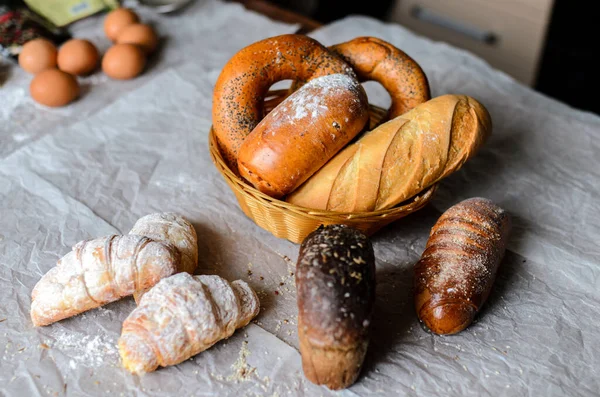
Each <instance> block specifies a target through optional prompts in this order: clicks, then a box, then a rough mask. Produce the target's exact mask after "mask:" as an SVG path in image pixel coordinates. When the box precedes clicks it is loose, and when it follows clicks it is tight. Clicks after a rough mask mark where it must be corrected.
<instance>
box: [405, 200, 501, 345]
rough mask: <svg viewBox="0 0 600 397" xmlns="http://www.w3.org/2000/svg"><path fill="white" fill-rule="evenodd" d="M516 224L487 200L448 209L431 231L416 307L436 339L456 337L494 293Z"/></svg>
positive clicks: (418, 275)
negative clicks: (496, 280)
mask: <svg viewBox="0 0 600 397" xmlns="http://www.w3.org/2000/svg"><path fill="white" fill-rule="evenodd" d="M510 227H511V222H510V218H509V216H508V214H507V213H506V212H505V211H504V210H503V209H502V208H500V207H498V206H497V205H495V204H494V203H492V202H491V201H490V200H488V199H483V198H471V199H468V200H464V201H462V202H460V203H458V204H456V205H455V206H453V207H451V208H450V209H448V210H447V211H446V212H445V213H444V214H442V216H441V217H440V218H439V220H438V221H437V222H436V224H435V225H434V226H433V229H432V230H431V234H430V236H429V240H428V241H427V246H426V248H425V251H424V252H423V255H422V256H421V260H420V261H419V262H418V263H417V264H416V265H415V307H416V310H417V315H418V316H419V319H420V320H421V321H423V322H424V323H425V325H427V327H428V328H429V329H430V330H431V331H432V332H434V333H436V334H454V333H457V332H460V331H462V330H463V329H465V328H466V327H467V326H469V324H470V323H471V322H472V321H473V318H474V316H475V314H476V313H477V312H478V311H479V310H480V309H481V306H482V305H483V304H484V303H485V301H486V299H487V297H488V296H489V294H490V291H491V289H492V285H493V283H494V280H495V278H496V272H497V270H498V266H499V265H500V262H501V260H502V257H503V256H504V251H505V249H506V243H507V240H508V235H509V232H510Z"/></svg>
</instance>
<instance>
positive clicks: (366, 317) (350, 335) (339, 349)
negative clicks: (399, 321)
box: [296, 225, 375, 390]
mask: <svg viewBox="0 0 600 397" xmlns="http://www.w3.org/2000/svg"><path fill="white" fill-rule="evenodd" d="M296 289H297V292H298V338H299V340H300V353H301V354H302V367H303V369H304V375H305V376H306V377H307V378H308V380H310V381H311V382H313V383H316V384H319V385H325V386H327V387H329V388H330V389H334V390H337V389H343V388H346V387H348V386H350V385H351V384H352V383H354V381H355V380H356V378H357V377H358V374H359V372H360V368H361V366H362V363H363V360H364V358H365V354H366V352H367V346H368V344H369V329H370V322H371V313H372V310H373V302H374V300H375V257H374V255H373V247H372V245H371V242H370V241H369V239H368V238H367V237H366V236H365V235H364V234H363V233H362V232H360V231H358V230H356V229H353V228H350V227H347V226H345V225H331V226H325V227H323V226H321V227H320V228H319V229H317V230H316V231H314V232H312V233H311V234H310V235H308V236H307V237H306V239H305V240H304V241H303V243H302V246H301V247H300V254H299V257H298V265H297V268H296Z"/></svg>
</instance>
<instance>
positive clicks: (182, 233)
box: [129, 212, 198, 274]
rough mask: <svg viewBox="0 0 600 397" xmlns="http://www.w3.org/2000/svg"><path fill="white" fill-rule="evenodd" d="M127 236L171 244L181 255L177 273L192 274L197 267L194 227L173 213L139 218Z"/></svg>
mask: <svg viewBox="0 0 600 397" xmlns="http://www.w3.org/2000/svg"><path fill="white" fill-rule="evenodd" d="M129 234H137V235H140V236H146V237H148V238H151V239H152V240H155V241H160V242H162V243H168V244H172V245H173V246H175V248H177V249H178V250H179V252H180V253H181V263H180V264H179V266H178V271H180V272H188V273H190V274H193V273H194V271H195V270H196V267H197V266H198V237H197V235H196V230H195V229H194V226H193V225H192V224H191V223H190V222H189V221H188V220H187V219H185V218H184V217H183V216H181V215H179V214H176V213H174V212H158V213H154V214H149V215H146V216H143V217H141V218H140V219H138V221H137V222H136V223H135V225H133V228H132V229H131V231H130V232H129Z"/></svg>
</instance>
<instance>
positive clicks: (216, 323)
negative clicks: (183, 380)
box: [118, 273, 259, 373]
mask: <svg viewBox="0 0 600 397" xmlns="http://www.w3.org/2000/svg"><path fill="white" fill-rule="evenodd" d="M258 311H259V301H258V297H257V296H256V294H255V293H254V291H253V290H252V289H251V288H250V287H249V286H248V284H246V283H245V282H244V281H242V280H236V281H233V282H232V283H229V282H228V281H227V280H225V279H223V278H221V277H219V276H205V275H203V276H191V275H190V274H188V273H178V274H176V275H174V276H171V277H168V278H166V279H164V280H161V281H160V282H159V283H158V284H156V285H155V286H154V287H153V288H151V289H150V290H149V291H148V292H146V293H145V294H144V296H143V297H142V299H141V301H140V304H139V306H138V307H137V308H136V309H135V310H134V311H133V312H131V314H130V315H129V316H128V317H127V318H126V319H125V321H124V322H123V329H122V331H121V337H120V338H119V342H118V345H119V353H120V355H121V360H122V362H123V366H124V367H125V368H126V369H127V370H129V371H130V372H133V373H144V372H150V371H154V370H155V369H157V368H158V367H159V366H162V367H165V366H168V365H175V364H179V363H180V362H182V361H185V360H187V359H188V358H190V357H192V356H194V355H196V354H198V353H200V352H201V351H204V350H206V349H208V348H209V347H211V346H212V345H214V344H215V343H216V342H218V341H220V340H222V339H225V338H229V337H230V336H231V335H232V334H233V332H234V331H235V330H236V329H237V328H241V327H244V326H246V325H247V324H248V323H249V322H250V320H252V319H253V318H254V317H255V316H256V315H257V314H258Z"/></svg>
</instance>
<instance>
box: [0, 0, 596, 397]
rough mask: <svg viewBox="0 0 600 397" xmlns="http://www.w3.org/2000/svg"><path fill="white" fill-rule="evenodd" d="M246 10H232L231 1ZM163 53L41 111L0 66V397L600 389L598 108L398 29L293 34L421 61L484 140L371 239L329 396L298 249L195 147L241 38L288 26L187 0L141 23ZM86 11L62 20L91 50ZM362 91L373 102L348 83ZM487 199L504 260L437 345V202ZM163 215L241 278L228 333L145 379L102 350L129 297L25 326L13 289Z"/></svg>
mask: <svg viewBox="0 0 600 397" xmlns="http://www.w3.org/2000/svg"><path fill="white" fill-rule="evenodd" d="M247 5H248V4H247ZM138 11H139V13H140V14H141V17H142V20H144V21H148V22H150V23H153V24H154V25H155V27H156V29H157V31H158V32H159V36H160V37H161V47H160V49H159V51H158V53H157V54H156V55H155V56H153V57H152V58H151V59H150V61H149V65H148V68H147V70H146V71H145V73H144V74H142V75H141V76H139V77H138V78H136V79H133V80H130V81H112V80H110V79H108V78H107V77H106V76H104V75H103V74H102V73H101V72H97V73H95V74H94V75H92V76H89V77H86V78H82V79H80V84H81V86H82V97H81V98H80V99H79V100H78V101H76V102H74V103H73V104H71V105H69V106H67V107H64V108H60V109H48V108H44V107H42V106H39V105H37V104H35V103H34V102H33V101H32V100H31V98H29V95H28V91H27V87H28V84H29V82H30V80H31V76H29V75H27V74H25V73H24V72H23V71H22V70H20V69H18V68H17V67H14V66H13V65H9V66H6V65H3V67H4V70H8V73H7V78H6V81H4V82H3V85H2V87H1V89H0V220H1V221H0V222H1V226H2V227H1V228H0V302H2V303H1V304H0V358H1V360H0V395H9V396H12V395H32V396H37V395H40V396H41V395H44V396H47V395H53V396H63V395H73V396H79V395H106V394H111V395H125V396H137V395H142V396H160V395H174V394H178V395H179V394H184V395H199V396H208V395H220V396H221V395H232V396H233V395H239V396H256V395H260V396H262V395H267V396H273V395H278V396H285V395H299V396H304V395H305V396H320V395H322V396H330V395H343V396H371V395H390V396H392V395H398V394H402V395H408V396H422V395H456V396H468V395H473V396H499V395H500V396H527V395H529V396H539V395H543V396H564V395H569V396H595V395H597V393H598V390H600V373H599V372H598V368H600V327H599V325H600V268H599V267H598V258H600V246H599V245H598V244H597V242H598V239H600V200H598V197H599V196H600V173H598V169H599V168H600V167H599V166H600V160H599V158H598V153H600V118H598V117H597V116H595V115H593V114H590V113H586V112H581V111H578V110H575V109H572V108H570V107H568V106H565V105H564V104H561V103H559V102H557V101H554V100H552V99H550V98H547V97H544V96H542V95H540V94H538V93H536V92H534V91H532V90H531V89H529V88H527V87H524V86H523V85H521V84H519V83H518V82H516V81H515V80H514V79H512V78H510V77H509V76H507V75H506V74H504V73H502V72H499V71H497V70H494V69H492V68H491V67H490V66H489V65H488V64H486V63H485V62H484V61H482V60H481V59H479V58H477V57H475V56H473V55H471V54H469V53H467V52H465V51H462V50H459V49H456V48H453V47H451V46H448V45H446V44H443V43H437V42H432V41H430V40H428V39H426V38H423V37H420V36H417V35H414V34H413V33H411V32H410V31H408V30H406V29H404V28H403V27H401V26H399V25H396V24H386V23H382V22H380V21H377V20H374V19H372V18H367V17H360V16H353V17H348V18H345V19H343V20H340V21H337V22H335V23H332V24H328V25H326V26H322V27H319V28H317V29H316V30H313V31H311V32H310V36H312V37H314V38H315V39H317V40H319V41H320V42H322V43H323V44H324V45H327V46H328V45H332V44H335V43H339V42H343V41H346V40H349V39H352V38H354V37H356V36H363V35H368V36H377V37H380V38H382V39H384V40H386V41H389V42H391V43H392V44H394V45H396V46H397V47H399V48H401V49H403V50H405V51H406V52H407V53H408V54H409V55H411V56H412V57H413V58H414V59H415V60H416V61H417V62H419V64H420V65H421V66H422V67H423V69H424V70H425V72H426V74H427V76H428V79H429V82H430V84H431V87H432V94H433V95H434V96H438V95H442V94H446V93H457V94H458V93H460V94H466V95H471V96H473V97H475V98H477V99H478V100H480V101H481V102H482V103H483V104H485V106H486V107H487V108H488V110H489V111H490V113H491V115H492V120H493V126H494V127H493V133H492V136H491V138H490V139H489V140H488V141H487V142H486V143H485V145H484V147H483V148H482V149H481V150H480V152H479V153H478V154H477V156H475V157H474V158H473V159H471V160H470V161H469V162H467V163H466V164H465V166H464V167H463V168H462V169H461V170H460V171H459V172H457V173H455V174H453V175H452V176H450V177H449V178H447V179H445V180H444V181H443V182H442V183H441V184H440V187H439V189H438V191H437V193H436V195H435V197H434V199H433V201H432V203H431V205H429V206H427V207H426V208H424V209H423V210H420V211H418V212H417V213H415V214H412V215H411V216H408V217H406V218H403V219H402V220H399V221H397V222H395V223H393V224H392V225H390V226H388V227H386V228H384V229H382V230H381V231H380V232H378V233H377V234H376V235H375V236H373V244H374V249H375V255H376V259H377V280H378V285H377V299H376V303H375V313H374V319H373V335H372V338H371V344H370V347H369V351H368V355H367V359H366V362H365V365H364V368H363V371H362V373H361V376H360V378H359V379H358V381H357V383H356V384H355V385H353V386H352V387H351V388H349V389H347V390H345V391H342V392H338V393H333V392H330V391H329V390H327V389H325V388H323V387H317V386H314V385H312V384H311V383H309V382H308V381H307V380H306V379H305V378H304V376H303V374H302V368H301V364H300V355H299V352H298V341H297V333H296V316H297V308H296V295H295V286H294V277H293V272H294V264H295V260H296V258H297V255H298V245H296V244H292V243H290V242H288V241H284V240H281V239H277V238H275V237H273V236H272V235H271V234H270V233H268V232H266V231H264V230H262V229H260V228H258V227H257V226H256V225H255V224H254V223H253V222H252V221H250V220H249V219H248V218H246V217H245V216H244V214H243V212H242V211H241V210H240V209H239V207H238V205H237V202H236V199H235V196H234V194H233V193H232V192H231V190H230V189H229V187H228V186H227V184H226V183H225V181H224V180H223V178H222V177H221V175H220V174H219V173H218V172H217V170H216V169H215V167H214V166H213V164H212V161H211V159H210V156H209V152H208V140H207V135H208V130H209V128H210V125H211V106H212V90H213V86H214V82H215V81H216V79H217V77H218V76H219V73H220V71H221V69H222V67H223V65H224V64H225V63H226V62H227V60H228V59H229V58H230V57H231V56H232V55H233V54H235V53H236V52H237V51H238V50H239V49H240V48H242V47H244V46H246V45H249V44H251V43H253V42H255V41H258V40H261V39H263V38H266V37H269V36H275V35H279V34H284V33H292V32H295V31H297V30H298V29H299V28H301V27H302V23H293V24H290V23H289V22H290V21H291V20H287V22H286V23H282V22H277V21H274V20H272V19H269V18H266V17H265V16H263V15H260V14H258V13H256V12H253V11H251V10H248V9H246V8H245V7H244V6H242V5H240V4H236V3H223V2H220V1H217V0H203V1H200V0H198V1H196V2H195V3H194V4H192V5H191V6H190V7H188V8H186V9H185V11H184V12H181V13H177V14H173V15H156V14H153V13H152V12H150V11H148V10H144V9H139V10H138ZM101 22H102V17H101V16H98V17H96V18H90V19H86V20H85V21H81V23H78V24H76V25H75V26H74V27H73V30H74V32H75V33H76V36H78V37H84V38H88V39H90V40H92V41H93V42H94V43H96V45H97V46H98V47H99V48H100V50H101V51H105V50H106V49H107V48H108V46H109V45H110V43H108V42H107V40H106V39H105V38H104V36H103V33H102V23H101ZM365 87H366V90H367V93H368V95H369V100H370V102H372V103H373V104H376V105H379V106H383V107H385V106H388V105H389V96H388V95H387V93H385V91H383V89H382V88H381V87H380V86H378V85H377V84H374V83H366V84H365ZM474 196H484V197H488V198H490V199H492V200H494V201H495V202H497V203H498V204H499V205H501V206H502V207H504V208H505V209H506V210H507V211H508V212H509V213H510V215H511V216H512V218H513V224H514V227H513V231H512V234H511V238H510V241H509V244H508V251H507V254H506V258H505V260H504V262H503V263H502V266H501V268H500V271H499V274H498V278H497V280H496V283H495V285H494V289H493V292H492V294H491V296H490V298H489V300H488V302H487V303H486V305H485V307H484V309H483V310H482V312H481V313H480V315H479V316H478V318H477V321H476V322H475V323H474V324H472V325H471V326H470V327H469V328H468V329H467V330H465V331H464V332H462V333H460V334H458V335H454V336H450V337H439V336H435V335H431V334H430V333H428V332H426V331H425V330H424V329H423V328H422V327H421V326H420V325H419V322H418V320H417V318H416V315H415V313H414V309H413V305H412V291H411V288H412V266H413V265H414V263H415V262H416V261H417V260H418V258H419V256H420V255H421V253H422V251H423V249H424V247H425V244H426V241H427V237H428V233H429V231H430V229H431V227H432V226H433V224H434V223H435V221H436V220H437V218H438V217H439V216H440V214H441V213H442V212H443V211H444V210H445V209H447V208H448V207H449V206H451V205H453V204H455V203H456V202H458V201H460V200H462V199H466V198H468V197H474ZM162 211H174V212H178V213H180V214H182V215H184V216H185V217H187V218H188V219H190V221H191V222H192V223H193V224H194V227H195V229H196V231H197V233H198V236H199V243H198V244H199V250H200V260H199V269H198V273H201V274H219V275H221V276H223V277H225V278H227V279H229V280H235V279H243V280H245V281H247V282H248V283H249V284H250V285H251V286H252V287H253V288H254V289H255V290H256V291H257V293H258V294H259V297H260V300H261V313H260V314H259V316H258V317H257V318H256V320H255V321H253V322H252V323H251V324H249V325H248V326H247V327H245V328H244V329H243V330H239V331H238V332H236V333H235V334H234V335H233V336H232V337H231V338H229V339H228V340H226V341H223V342H220V343H217V344H216V345H215V346H213V347H212V348H211V349H209V350H207V351H205V352H203V353H201V354H198V355H197V356H195V357H193V358H192V359H190V360H188V361H186V362H184V363H182V364H180V365H177V366H173V367H168V368H163V369H160V370H158V371H156V372H155V373H152V374H147V375H146V376H143V377H138V376H132V375H130V374H128V373H127V372H126V371H124V370H123V369H122V368H121V365H120V360H119V356H118V352H117V350H116V347H115V343H116V340H117V339H118V337H119V335H120V331H121V324H122V322H123V320H124V319H125V318H126V317H127V315H128V314H129V313H130V312H131V310H132V309H133V308H134V307H135V304H134V302H133V300H132V299H129V298H127V299H122V300H120V301H118V302H115V303H112V304H109V305H107V306H105V307H103V308H100V309H96V310H91V311H89V312H87V313H85V314H83V315H80V316H76V317H74V318H71V319H67V320H64V321H60V322H58V323H56V324H53V325H51V326H48V327H43V328H34V327H33V326H32V324H31V321H30V319H29V309H30V294H31V290H32V289H33V287H34V285H35V284H36V282H37V281H38V280H39V279H40V277H41V275H43V274H44V273H45V272H47V271H48V270H49V269H50V268H52V267H53V266H54V265H55V264H56V262H57V260H58V259H59V258H60V257H62V256H63V255H65V254H66V253H67V252H69V250H70V249H71V247H72V246H73V245H74V244H75V243H76V242H78V241H81V240H83V239H88V238H94V237H100V236H105V235H109V234H124V233H127V232H128V231H129V229H130V228H131V227H132V225H133V224H134V223H135V221H136V220H137V219H138V218H140V217H141V216H143V215H146V214H148V213H152V212H162Z"/></svg>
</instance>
